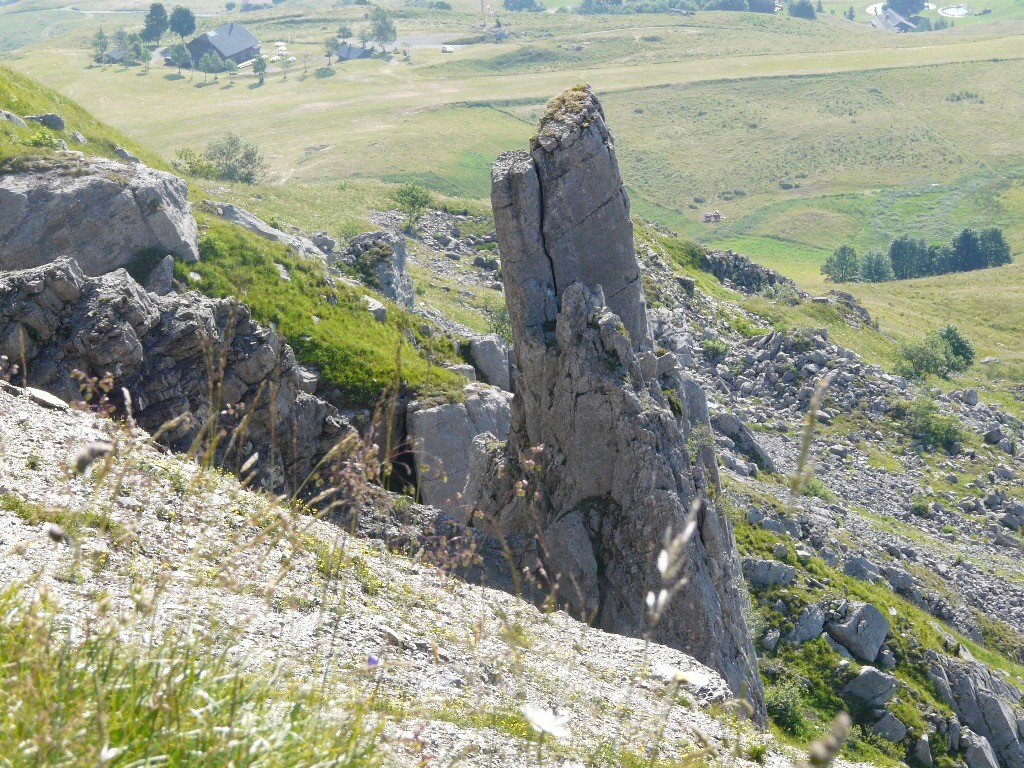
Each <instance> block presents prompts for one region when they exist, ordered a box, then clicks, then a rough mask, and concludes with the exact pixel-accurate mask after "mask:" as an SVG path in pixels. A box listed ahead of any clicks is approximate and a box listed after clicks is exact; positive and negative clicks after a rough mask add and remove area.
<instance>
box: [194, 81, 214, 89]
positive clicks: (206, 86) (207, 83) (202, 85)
mask: <svg viewBox="0 0 1024 768" xmlns="http://www.w3.org/2000/svg"><path fill="white" fill-rule="evenodd" d="M214 84H215V83H214V82H213V80H208V81H207V82H205V83H196V84H195V85H194V86H193V87H194V88H209V87H210V86H211V85H214Z"/></svg>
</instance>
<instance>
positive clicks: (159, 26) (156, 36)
mask: <svg viewBox="0 0 1024 768" xmlns="http://www.w3.org/2000/svg"><path fill="white" fill-rule="evenodd" d="M142 24H143V26H142V32H141V33H140V35H139V36H140V37H141V38H142V39H143V40H145V41H146V42H147V43H156V44H157V45H160V38H161V37H163V36H164V33H165V32H166V31H167V30H168V28H169V27H170V25H171V22H170V19H168V18H167V9H165V8H164V4H163V3H153V4H152V5H151V6H149V13H147V14H146V18H145V20H144V21H143V23H142Z"/></svg>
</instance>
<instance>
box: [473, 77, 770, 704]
mask: <svg viewBox="0 0 1024 768" xmlns="http://www.w3.org/2000/svg"><path fill="white" fill-rule="evenodd" d="M492 174H493V175H492V183H493V186H492V203H493V207H494V217H495V222H496V225H497V234H498V241H499V244H500V247H501V255H502V270H503V274H504V278H505V288H506V296H507V300H508V305H509V314H510V318H511V321H512V332H513V338H514V342H515V344H514V347H515V349H514V351H515V364H516V369H517V375H516V379H515V383H514V394H515V396H514V398H513V400H512V415H511V421H512V424H511V431H510V434H509V439H508V442H507V443H506V444H498V445H497V446H495V445H494V442H493V441H491V444H490V446H489V445H488V441H487V440H482V439H478V440H476V441H475V442H474V451H475V455H474V457H473V459H472V461H471V473H470V475H471V476H470V479H469V483H468V484H467V488H466V495H465V498H466V501H467V502H468V503H471V504H473V505H474V506H475V507H476V508H477V509H478V510H479V512H480V514H481V515H483V516H484V518H487V519H488V520H489V522H490V524H491V525H494V526H496V527H497V528H498V529H499V530H500V532H501V534H502V535H503V536H504V537H505V539H506V542H507V543H508V546H509V548H510V550H511V552H512V555H513V557H514V558H515V559H516V560H517V565H518V566H519V567H520V568H521V569H523V571H524V572H526V573H530V574H532V575H534V576H535V577H536V579H537V581H538V582H541V583H546V584H547V587H548V588H549V589H552V590H553V591H554V592H555V594H556V595H557V597H558V599H559V602H560V603H561V604H562V605H563V606H564V607H565V608H566V609H567V610H569V611H571V612H572V613H574V614H575V615H577V616H580V617H582V618H584V619H586V620H589V621H592V622H593V623H594V624H596V625H597V626H599V627H601V628H603V629H605V630H608V631H612V632H616V633H620V634H626V635H632V636H641V635H645V634H646V633H648V632H649V633H650V636H651V637H652V639H653V640H655V641H656V642H659V643H663V644H665V645H669V646H672V647H675V648H678V649H681V650H683V651H685V652H687V653H690V654H691V655H693V656H695V657H696V658H697V659H699V660H701V661H702V662H704V663H705V664H707V665H709V666H711V667H713V668H715V669H717V670H718V671H719V672H721V673H722V675H723V676H724V677H725V678H726V680H728V682H729V684H730V686H731V687H732V689H733V691H734V692H735V693H736V694H738V695H743V696H745V697H747V699H748V700H749V701H751V702H752V703H753V705H754V708H755V711H756V713H757V716H758V718H759V719H762V720H763V713H764V706H763V701H762V699H763V695H762V690H761V684H760V681H759V678H758V673H757V662H756V658H755V655H754V651H753V647H752V645H751V641H750V635H749V632H748V629H747V625H746V622H745V620H744V618H743V616H744V609H745V608H746V597H745V595H744V593H743V592H742V591H741V584H742V575H741V572H740V562H739V556H738V553H737V551H736V546H735V542H734V540H733V535H732V529H731V527H730V525H729V523H728V521H727V520H726V518H725V516H724V515H723V514H722V513H721V512H720V511H719V510H717V509H716V508H715V506H714V504H713V502H712V501H710V495H711V494H710V491H711V489H712V488H714V487H715V486H717V481H718V478H717V473H716V471H715V468H714V455H713V452H711V451H708V450H704V449H703V448H701V449H700V450H698V451H697V455H696V461H695V463H693V462H691V458H690V456H689V453H688V451H687V447H686V441H687V438H688V436H689V434H690V431H691V429H692V428H694V427H696V426H698V425H699V426H700V427H701V428H702V429H703V430H706V431H707V434H710V427H709V425H708V413H707V404H706V401H705V399H704V396H703V392H701V391H700V388H699V387H696V386H695V385H694V384H693V382H692V381H689V380H687V379H685V378H684V377H683V376H682V375H681V374H680V372H679V371H678V367H677V366H674V365H665V364H664V362H665V361H664V360H663V359H660V358H658V357H656V356H655V354H654V352H653V351H652V349H653V343H652V340H651V335H650V332H649V330H648V327H647V313H646V307H645V304H644V300H643V294H642V289H641V285H640V280H639V267H638V264H637V259H636V255H635V253H634V250H633V240H632V226H631V223H630V219H629V201H628V199H627V197H626V194H625V190H624V189H623V186H622V179H621V178H620V176H619V171H618V165H617V163H616V160H615V149H614V145H613V143H612V137H611V134H610V133H609V131H608V128H607V126H606V125H605V122H604V116H603V113H602V111H601V107H600V105H599V104H598V101H597V99H596V98H595V97H594V95H593V93H592V92H591V91H590V89H589V88H583V87H580V88H575V89H572V90H570V91H566V92H565V93H563V94H562V95H561V96H560V97H558V98H557V99H555V100H553V101H552V102H551V103H550V104H549V105H548V113H547V115H546V116H545V118H544V120H543V121H542V123H541V126H540V132H539V134H538V138H537V140H536V141H535V143H534V147H533V151H532V153H531V154H526V153H524V152H512V153H507V154H505V155H502V156H501V157H500V158H499V159H498V161H497V162H496V163H495V165H494V168H493V172H492ZM697 499H703V500H704V504H702V505H699V513H698V515H697V520H696V523H697V525H696V533H695V535H694V536H693V538H692V539H691V541H690V543H689V545H688V546H687V548H686V549H685V552H684V559H683V565H682V571H681V574H680V576H681V577H682V578H683V579H685V581H686V583H685V586H683V587H682V588H681V589H679V590H678V592H676V593H675V594H674V596H673V598H672V599H671V600H670V601H669V602H668V604H667V606H666V607H665V610H664V612H663V613H662V614H661V616H660V619H659V620H658V621H657V622H656V623H654V624H653V626H652V623H651V617H650V613H649V611H648V608H647V606H646V605H645V599H646V596H647V595H648V593H654V594H655V595H656V594H658V592H659V591H660V590H661V589H662V588H663V587H671V584H669V585H666V584H664V583H663V581H662V577H661V575H660V573H659V570H658V567H657V565H656V563H657V559H658V554H659V551H660V550H661V548H662V545H663V541H664V538H665V534H666V532H671V533H672V534H678V533H680V532H681V531H682V530H683V529H684V526H685V525H686V520H687V515H688V513H689V511H690V510H691V507H692V506H693V505H694V502H695V500H697Z"/></svg>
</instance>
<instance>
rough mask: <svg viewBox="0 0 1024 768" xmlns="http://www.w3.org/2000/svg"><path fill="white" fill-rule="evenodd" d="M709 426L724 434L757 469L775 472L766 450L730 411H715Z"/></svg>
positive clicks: (773, 463) (773, 464)
mask: <svg viewBox="0 0 1024 768" xmlns="http://www.w3.org/2000/svg"><path fill="white" fill-rule="evenodd" d="M711 426H713V427H714V428H715V429H716V430H717V431H718V432H719V433H721V434H722V435H725V436H726V437H728V438H729V439H730V440H732V441H733V443H734V444H735V446H736V450H738V451H739V452H740V453H742V454H744V455H745V456H747V457H749V458H750V460H751V461H753V462H754V463H755V464H756V465H757V466H758V469H761V470H764V471H765V472H775V471H776V470H775V462H774V461H773V460H772V457H771V456H770V455H769V454H768V451H766V450H765V449H764V447H763V446H762V445H761V444H760V443H759V442H758V441H757V439H756V438H755V437H754V433H753V432H751V431H750V427H748V426H747V425H746V424H744V423H743V422H742V421H740V420H739V419H738V418H737V417H736V416H735V415H733V414H731V413H716V414H714V415H712V417H711Z"/></svg>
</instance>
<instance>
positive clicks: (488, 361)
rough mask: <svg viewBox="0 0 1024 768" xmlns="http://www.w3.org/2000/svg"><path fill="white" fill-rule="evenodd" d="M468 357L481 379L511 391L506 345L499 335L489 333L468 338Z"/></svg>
mask: <svg viewBox="0 0 1024 768" xmlns="http://www.w3.org/2000/svg"><path fill="white" fill-rule="evenodd" d="M469 358H470V360H472V362H473V367H474V368H475V369H476V370H477V372H478V373H479V374H480V378H481V379H482V380H483V381H486V382H487V383H488V384H492V385H494V386H495V387H498V388H499V389H504V390H505V391H506V392H508V391H511V389H512V377H511V369H510V367H509V359H508V347H507V346H506V344H505V342H504V341H502V340H501V337H500V336H496V335H494V334H490V335H488V336H480V337H477V338H475V339H470V342H469Z"/></svg>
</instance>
